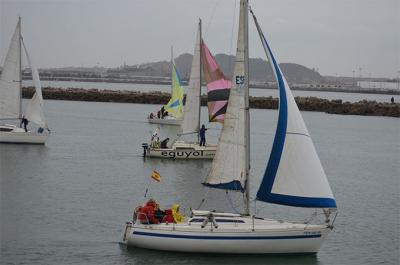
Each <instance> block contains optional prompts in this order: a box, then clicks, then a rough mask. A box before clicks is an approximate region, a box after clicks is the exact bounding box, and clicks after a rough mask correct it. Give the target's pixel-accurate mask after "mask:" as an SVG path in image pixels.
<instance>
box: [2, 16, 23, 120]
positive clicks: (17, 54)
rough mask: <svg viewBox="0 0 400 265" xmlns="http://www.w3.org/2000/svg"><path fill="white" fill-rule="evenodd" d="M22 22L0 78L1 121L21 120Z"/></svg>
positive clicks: (18, 24) (12, 41)
mask: <svg viewBox="0 0 400 265" xmlns="http://www.w3.org/2000/svg"><path fill="white" fill-rule="evenodd" d="M20 37H21V20H19V21H18V23H17V27H16V28H15V32H14V35H13V36H12V39H11V43H10V47H9V49H8V53H7V55H6V58H5V61H4V65H3V71H2V73H1V76H0V119H18V118H21V87H20V82H21V67H20V64H21V61H20V58H21V41H20V39H21V38H20Z"/></svg>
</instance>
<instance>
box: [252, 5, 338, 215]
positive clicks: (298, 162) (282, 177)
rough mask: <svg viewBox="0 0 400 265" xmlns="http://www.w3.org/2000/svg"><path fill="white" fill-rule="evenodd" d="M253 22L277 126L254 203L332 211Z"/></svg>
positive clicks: (302, 128) (306, 139)
mask: <svg viewBox="0 0 400 265" xmlns="http://www.w3.org/2000/svg"><path fill="white" fill-rule="evenodd" d="M252 14H253V13H252ZM253 18H254V22H255V24H256V27H257V30H258V33H259V35H260V38H261V42H262V45H263V47H264V50H265V53H266V55H267V57H268V60H269V62H270V64H271V67H272V69H273V72H274V74H275V78H276V80H277V83H278V88H279V118H278V125H277V129H276V133H275V138H274V143H273V146H272V151H271V154H270V157H269V161H268V165H267V168H266V170H265V173H264V177H263V180H262V182H261V185H260V187H259V190H258V192H257V200H261V201H265V202H270V203H276V204H282V205H290V206H297V207H313V208H336V201H335V198H334V196H333V194H332V190H331V188H330V186H329V183H328V180H327V178H326V175H325V172H324V169H323V168H322V165H321V162H320V160H319V158H318V155H317V152H316V150H315V147H314V145H313V142H312V140H311V137H310V134H309V132H308V130H307V128H306V125H305V123H304V120H303V118H302V116H301V114H300V111H299V109H298V107H297V104H296V102H295V100H294V97H293V95H292V93H291V91H290V88H289V86H288V84H287V82H286V79H285V77H284V76H283V74H282V71H281V69H280V68H279V65H278V63H277V62H276V60H275V58H274V55H273V54H272V51H271V49H270V47H269V45H268V43H267V40H266V38H265V37H264V34H263V33H262V31H261V28H260V26H259V24H258V22H257V19H256V17H255V16H254V14H253Z"/></svg>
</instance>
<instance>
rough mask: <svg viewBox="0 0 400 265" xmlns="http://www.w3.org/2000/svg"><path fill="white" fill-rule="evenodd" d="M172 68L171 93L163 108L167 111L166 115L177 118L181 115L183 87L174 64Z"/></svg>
mask: <svg viewBox="0 0 400 265" xmlns="http://www.w3.org/2000/svg"><path fill="white" fill-rule="evenodd" d="M172 68H173V69H172V94H171V98H170V100H169V101H168V103H167V105H165V110H166V111H168V115H170V116H173V117H175V118H177V119H179V118H182V117H183V88H182V85H181V80H180V77H179V73H178V70H177V69H176V67H175V65H174V64H173V65H172Z"/></svg>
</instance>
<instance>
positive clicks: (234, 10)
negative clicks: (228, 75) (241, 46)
mask: <svg viewBox="0 0 400 265" xmlns="http://www.w3.org/2000/svg"><path fill="white" fill-rule="evenodd" d="M235 19H236V0H235V1H234V5H233V19H232V31H231V41H230V42H231V46H230V47H229V55H231V54H232V45H233V34H234V28H235ZM231 66H232V61H229V69H231Z"/></svg>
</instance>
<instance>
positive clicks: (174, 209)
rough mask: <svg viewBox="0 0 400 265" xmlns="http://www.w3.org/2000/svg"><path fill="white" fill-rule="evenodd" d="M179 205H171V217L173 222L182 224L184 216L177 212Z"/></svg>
mask: <svg viewBox="0 0 400 265" xmlns="http://www.w3.org/2000/svg"><path fill="white" fill-rule="evenodd" d="M179 208H180V205H179V204H177V203H175V204H173V205H172V208H171V210H172V215H173V216H174V219H175V222H177V223H183V222H185V216H184V215H183V214H182V213H181V212H180V211H179Z"/></svg>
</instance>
